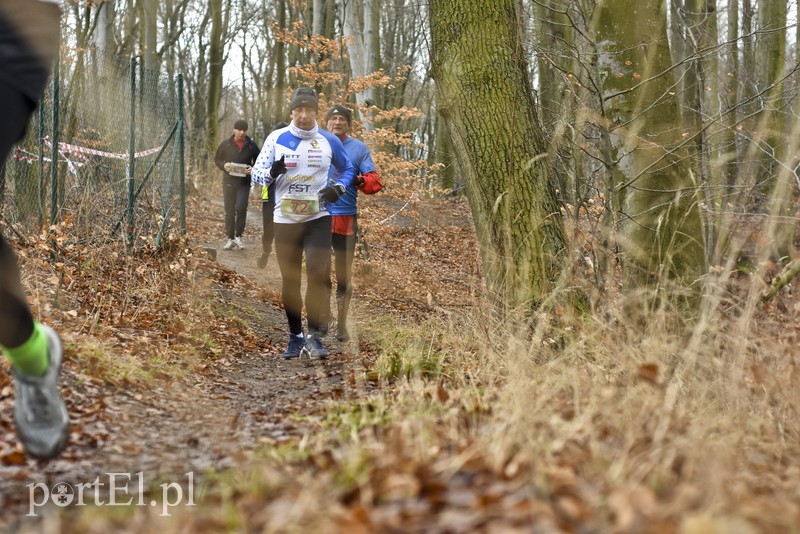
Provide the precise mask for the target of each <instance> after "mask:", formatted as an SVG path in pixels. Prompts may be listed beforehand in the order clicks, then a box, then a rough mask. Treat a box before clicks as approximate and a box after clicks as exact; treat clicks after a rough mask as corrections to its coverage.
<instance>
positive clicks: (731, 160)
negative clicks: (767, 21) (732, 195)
mask: <svg viewBox="0 0 800 534" xmlns="http://www.w3.org/2000/svg"><path fill="white" fill-rule="evenodd" d="M726 39H727V41H728V42H729V43H730V44H729V45H728V54H727V60H728V61H727V64H726V68H725V83H724V86H725V92H724V94H723V95H722V101H723V105H724V107H725V108H726V109H727V110H732V109H734V108H735V107H736V106H737V105H738V104H739V0H728V32H727V37H726ZM722 124H723V126H724V128H723V131H722V136H721V139H720V148H721V155H720V156H721V158H722V162H723V175H724V180H725V184H726V186H727V187H728V188H731V187H732V186H733V185H734V184H735V183H736V180H737V169H738V167H739V165H738V163H739V161H738V159H739V158H738V152H737V150H736V133H735V128H736V112H735V111H734V112H728V113H726V114H725V115H724V116H723V117H722Z"/></svg>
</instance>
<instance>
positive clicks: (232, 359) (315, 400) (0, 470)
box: [0, 210, 358, 531]
mask: <svg viewBox="0 0 800 534" xmlns="http://www.w3.org/2000/svg"><path fill="white" fill-rule="evenodd" d="M248 219H249V221H248V230H249V232H250V234H251V235H250V236H249V237H248V236H246V237H245V245H246V248H245V250H243V251H239V250H233V251H227V250H222V248H221V246H222V240H220V242H218V243H217V242H214V243H206V244H204V246H207V247H210V248H216V249H217V257H216V259H217V262H218V263H220V264H222V265H224V266H226V267H228V268H230V269H231V270H234V271H236V272H237V273H239V274H242V275H244V276H246V277H248V278H250V279H251V280H254V281H255V282H256V283H257V284H258V285H260V286H262V287H263V288H265V290H267V291H274V292H278V291H279V289H280V273H279V272H278V269H277V265H276V262H275V258H274V253H273V255H272V257H271V258H270V261H269V264H268V266H267V268H266V269H264V270H261V269H258V268H257V267H256V259H257V258H258V256H259V255H260V251H261V246H260V230H259V229H258V226H259V224H258V223H260V214H258V213H257V212H254V211H253V210H251V212H250V215H249V217H248ZM220 296H221V297H222V298H223V299H224V300H225V301H226V302H227V303H228V304H229V305H230V306H231V307H232V309H233V310H235V313H236V314H237V315H238V317H239V318H240V319H241V320H243V321H244V322H245V323H246V324H247V325H248V327H249V328H250V329H251V330H253V331H254V332H255V333H257V334H258V335H259V336H263V337H265V338H267V340H268V342H269V345H270V346H274V347H276V350H275V351H273V352H272V353H263V354H231V355H230V356H224V355H223V356H221V357H220V358H219V359H218V360H216V361H215V362H213V364H210V365H213V367H211V368H209V369H208V370H207V372H206V373H204V374H202V375H201V374H196V373H191V372H189V373H187V376H186V377H184V378H179V379H176V380H175V381H174V382H172V383H164V381H158V382H157V383H156V385H155V386H154V387H153V388H152V389H149V390H142V389H141V388H139V387H131V388H126V387H125V386H122V387H114V386H113V385H110V384H106V383H103V382H101V381H99V380H96V379H93V378H92V377H89V376H87V375H82V374H79V373H77V372H75V370H73V369H72V368H71V367H70V366H67V367H66V368H65V369H64V383H63V391H64V392H65V397H66V400H67V403H68V405H69V406H70V411H71V419H72V422H73V429H74V430H75V432H74V433H73V438H74V439H73V443H72V444H71V445H70V447H69V448H68V449H67V451H65V453H64V454H63V455H62V457H60V458H58V459H56V460H52V461H49V462H36V461H33V460H24V459H20V462H19V464H18V465H17V464H16V462H14V461H13V458H12V459H7V460H6V461H5V462H2V463H0V531H3V530H5V529H10V530H11V531H14V530H17V528H19V527H20V526H24V521H22V519H23V517H24V515H25V514H26V513H27V511H28V506H29V487H28V485H29V484H32V483H37V482H44V483H45V484H47V485H48V487H52V486H53V485H54V484H55V483H56V482H67V483H69V484H71V485H73V486H74V485H75V484H78V483H90V482H92V481H94V480H95V478H96V477H100V479H101V481H102V480H107V478H108V477H107V474H108V473H112V472H118V473H131V474H134V473H138V472H140V471H141V472H144V478H145V480H146V482H151V483H158V482H159V481H160V480H170V477H173V479H176V478H175V477H182V476H183V474H184V473H187V472H188V471H193V472H194V473H195V475H196V477H197V478H199V477H200V476H202V473H203V472H204V471H206V470H208V469H214V470H220V469H225V468H228V467H231V466H234V465H236V462H237V460H238V459H240V458H241V453H242V452H243V451H246V450H249V449H253V448H256V447H258V446H261V445H264V444H269V443H273V444H275V443H282V442H285V441H288V440H291V439H295V438H298V437H300V436H302V434H303V432H304V428H303V426H302V423H299V422H298V419H299V418H293V417H292V415H293V414H299V415H306V414H310V413H314V412H316V411H318V410H319V409H320V408H321V407H322V406H323V403H324V402H325V401H326V400H328V399H331V398H341V397H343V396H346V397H351V396H353V395H357V394H358V393H357V391H356V389H357V388H356V387H355V383H356V381H355V379H354V376H355V369H356V368H357V367H358V365H357V363H356V362H357V357H356V356H354V355H352V354H347V353H344V352H343V347H342V344H340V343H338V342H336V341H335V340H332V337H333V336H328V342H327V344H326V346H328V348H329V349H330V350H331V352H332V357H331V358H330V359H329V360H327V361H325V362H311V361H310V360H308V359H306V358H303V359H299V360H293V361H289V362H286V361H283V360H282V359H281V358H280V357H279V356H278V353H279V352H280V350H282V348H283V347H284V346H285V343H286V339H287V334H286V332H287V329H286V319H285V315H284V312H283V310H281V309H279V308H278V307H276V306H275V305H274V304H272V303H269V302H268V303H265V302H261V301H259V300H253V299H250V298H247V297H243V296H241V295H240V294H238V293H237V292H236V291H231V290H226V289H221V290H220ZM351 348H352V347H351ZM68 357H69V354H67V358H68ZM11 402H12V401H11V397H10V395H9V394H8V393H6V396H0V417H2V418H3V419H4V420H0V431H3V430H5V429H10V419H11V414H12V404H11ZM87 406H89V407H88V408H87ZM77 407H80V409H78V408H77ZM77 427H80V430H79V431H78V430H76V428H77ZM87 436H88V437H87ZM0 437H2V439H3V440H5V441H6V442H7V443H13V442H15V441H16V438H15V436H14V435H13V433H11V431H10V430H8V431H6V432H5V433H4V434H3V433H2V432H0ZM197 478H196V479H195V483H196V482H197ZM178 479H179V478H178ZM179 480H180V479H179ZM123 500H124V499H123Z"/></svg>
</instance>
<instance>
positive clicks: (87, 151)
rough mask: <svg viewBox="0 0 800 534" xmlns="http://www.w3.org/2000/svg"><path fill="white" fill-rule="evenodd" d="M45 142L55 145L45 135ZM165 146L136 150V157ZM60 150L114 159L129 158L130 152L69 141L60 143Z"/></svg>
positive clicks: (67, 152)
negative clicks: (107, 150)
mask: <svg viewBox="0 0 800 534" xmlns="http://www.w3.org/2000/svg"><path fill="white" fill-rule="evenodd" d="M44 142H45V144H46V145H47V146H53V145H52V143H50V140H49V139H48V138H47V137H45V138H44ZM162 148H163V146H157V147H155V148H151V149H149V150H143V151H141V152H134V154H133V157H134V158H144V157H147V156H150V155H152V154H155V153H156V152H158V151H159V150H161V149H162ZM58 150H59V152H63V153H64V154H88V155H90V156H100V157H103V158H112V159H128V154H126V153H121V152H120V153H114V152H106V151H105V150H97V149H96V148H87V147H84V146H78V145H70V144H67V143H58Z"/></svg>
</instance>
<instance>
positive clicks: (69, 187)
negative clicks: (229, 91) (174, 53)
mask: <svg viewBox="0 0 800 534" xmlns="http://www.w3.org/2000/svg"><path fill="white" fill-rule="evenodd" d="M183 107H184V104H183V79H182V77H181V76H180V75H178V76H176V77H174V78H173V77H170V76H167V75H164V74H160V73H158V72H154V71H149V70H147V69H144V68H143V67H142V66H141V65H140V64H139V63H138V62H137V61H136V60H135V59H130V60H127V59H126V60H119V59H117V58H113V57H107V56H100V55H98V54H97V53H94V52H92V53H83V54H80V55H78V56H76V57H70V58H68V59H65V58H61V59H60V60H59V61H58V62H57V64H56V66H55V68H54V71H53V76H52V83H51V84H50V86H49V87H48V89H47V91H46V93H45V95H44V97H43V98H42V101H41V102H40V105H39V108H38V112H37V113H36V114H35V115H34V116H33V117H32V119H31V123H30V125H29V128H28V131H27V133H26V135H25V137H24V139H22V140H21V141H20V143H19V144H18V146H17V147H16V149H15V151H14V152H13V153H12V154H11V155H10V157H9V158H8V160H7V161H6V162H5V165H4V166H3V168H2V170H0V208H2V224H3V225H6V226H8V225H11V226H13V227H14V228H15V229H17V231H20V232H30V231H35V230H36V229H37V228H38V227H41V226H42V225H45V224H56V223H60V222H62V221H66V222H68V223H69V224H70V225H71V226H72V227H73V228H74V229H75V233H76V235H78V236H79V237H80V239H82V240H83V239H85V240H103V239H115V240H120V241H121V242H123V243H124V244H125V245H127V246H136V245H137V244H141V243H143V242H152V241H155V243H156V244H160V243H161V240H162V239H163V237H164V235H165V232H167V231H168V230H170V228H171V226H172V225H173V224H177V226H178V228H179V229H180V231H182V232H183V233H184V234H185V232H186V208H185V206H186V204H185V187H184V183H185V182H184V180H185V175H184V115H183ZM53 161H55V162H56V163H55V164H53V163H52V162H53Z"/></svg>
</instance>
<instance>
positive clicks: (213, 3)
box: [205, 0, 223, 164]
mask: <svg viewBox="0 0 800 534" xmlns="http://www.w3.org/2000/svg"><path fill="white" fill-rule="evenodd" d="M208 9H209V11H210V14H211V38H210V40H209V46H208V98H207V100H206V101H207V103H208V104H207V105H206V154H207V155H206V158H205V160H206V164H207V163H208V159H209V158H211V157H213V154H214V153H215V152H216V149H217V143H218V142H219V139H218V137H219V104H220V100H221V98H222V52H223V51H222V49H223V42H222V0H210V1H209V4H208Z"/></svg>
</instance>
